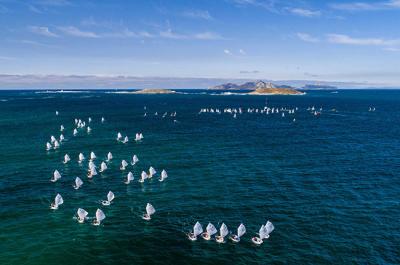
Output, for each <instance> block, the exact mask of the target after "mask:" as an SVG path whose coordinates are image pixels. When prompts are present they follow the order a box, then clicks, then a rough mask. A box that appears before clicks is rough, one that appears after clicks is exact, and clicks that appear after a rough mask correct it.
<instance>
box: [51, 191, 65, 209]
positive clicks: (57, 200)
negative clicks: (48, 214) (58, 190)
mask: <svg viewBox="0 0 400 265" xmlns="http://www.w3.org/2000/svg"><path fill="white" fill-rule="evenodd" d="M63 203H64V200H63V198H62V197H61V195H60V194H57V196H56V197H55V198H54V202H53V203H51V205H50V209H52V210H57V209H58V206H60V205H61V204H63Z"/></svg>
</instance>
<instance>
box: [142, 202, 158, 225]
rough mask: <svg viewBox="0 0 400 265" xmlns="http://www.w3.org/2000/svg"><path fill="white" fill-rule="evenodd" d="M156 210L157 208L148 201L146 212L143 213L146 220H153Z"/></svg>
mask: <svg viewBox="0 0 400 265" xmlns="http://www.w3.org/2000/svg"><path fill="white" fill-rule="evenodd" d="M155 212H156V209H154V207H153V205H151V204H150V203H147V205H146V213H145V214H143V217H142V218H143V219H144V220H146V221H149V220H151V215H152V214H154V213H155Z"/></svg>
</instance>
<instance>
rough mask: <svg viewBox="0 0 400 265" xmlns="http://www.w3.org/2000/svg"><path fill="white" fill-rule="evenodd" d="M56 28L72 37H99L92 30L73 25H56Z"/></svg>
mask: <svg viewBox="0 0 400 265" xmlns="http://www.w3.org/2000/svg"><path fill="white" fill-rule="evenodd" d="M58 29H59V30H60V31H61V32H63V33H64V34H66V35H69V36H73V37H81V38H99V37H100V36H99V35H97V34H96V33H95V32H92V31H83V30H80V29H78V28H76V27H73V26H68V27H58Z"/></svg>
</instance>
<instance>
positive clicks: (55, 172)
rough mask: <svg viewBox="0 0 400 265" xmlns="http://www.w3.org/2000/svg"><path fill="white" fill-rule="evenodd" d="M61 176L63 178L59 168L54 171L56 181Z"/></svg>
mask: <svg viewBox="0 0 400 265" xmlns="http://www.w3.org/2000/svg"><path fill="white" fill-rule="evenodd" d="M60 178H61V174H60V172H58V170H54V173H53V179H54V181H57V180H59V179H60Z"/></svg>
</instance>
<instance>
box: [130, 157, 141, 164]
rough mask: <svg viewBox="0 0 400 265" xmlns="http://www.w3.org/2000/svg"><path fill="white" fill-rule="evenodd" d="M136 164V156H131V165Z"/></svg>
mask: <svg viewBox="0 0 400 265" xmlns="http://www.w3.org/2000/svg"><path fill="white" fill-rule="evenodd" d="M137 162H139V158H138V157H137V156H136V155H133V157H132V162H131V165H132V166H134V165H135V164H136V163H137Z"/></svg>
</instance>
